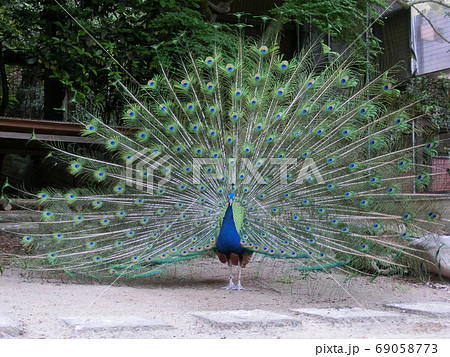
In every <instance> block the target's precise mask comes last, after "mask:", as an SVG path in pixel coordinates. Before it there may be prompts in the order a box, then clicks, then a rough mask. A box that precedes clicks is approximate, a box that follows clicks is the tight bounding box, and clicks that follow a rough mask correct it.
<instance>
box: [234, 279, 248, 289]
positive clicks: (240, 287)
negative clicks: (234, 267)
mask: <svg viewBox="0 0 450 357" xmlns="http://www.w3.org/2000/svg"><path fill="white" fill-rule="evenodd" d="M233 290H245V288H244V287H243V286H242V285H241V280H238V282H237V285H235V286H234V288H233Z"/></svg>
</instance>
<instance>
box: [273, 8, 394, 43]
mask: <svg viewBox="0 0 450 357" xmlns="http://www.w3.org/2000/svg"><path fill="white" fill-rule="evenodd" d="M387 4H388V2H387V1H385V0H364V1H360V0H317V1H310V0H285V1H283V3H282V5H280V6H278V7H276V8H275V9H273V10H272V12H271V13H272V15H274V16H277V17H278V18H279V19H280V20H281V21H284V22H287V21H293V22H296V23H298V24H300V25H307V24H309V25H311V26H312V27H313V28H314V29H316V30H319V31H321V32H323V33H326V34H329V35H330V36H332V37H334V38H336V39H337V40H339V41H342V42H344V43H347V44H348V43H351V42H353V41H354V40H355V39H356V38H357V36H359V35H360V34H361V33H363V32H364V31H365V30H366V28H367V24H368V19H367V16H369V18H377V17H378V15H379V14H378V13H377V11H376V7H381V8H383V9H384V8H386V6H387ZM362 39H363V40H364V39H365V38H362Z"/></svg>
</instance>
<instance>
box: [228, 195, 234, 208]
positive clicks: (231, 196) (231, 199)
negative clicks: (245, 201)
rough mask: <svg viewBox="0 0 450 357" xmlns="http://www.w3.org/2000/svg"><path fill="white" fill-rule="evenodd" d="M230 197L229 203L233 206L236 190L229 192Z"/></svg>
mask: <svg viewBox="0 0 450 357" xmlns="http://www.w3.org/2000/svg"><path fill="white" fill-rule="evenodd" d="M228 198H229V205H230V206H231V205H232V204H233V200H234V192H230V193H229V194H228Z"/></svg>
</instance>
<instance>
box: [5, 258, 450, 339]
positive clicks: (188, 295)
mask: <svg viewBox="0 0 450 357" xmlns="http://www.w3.org/2000/svg"><path fill="white" fill-rule="evenodd" d="M227 276H228V268H227V267H226V266H225V265H222V264H221V263H219V262H218V261H217V259H213V258H206V259H202V260H197V261H191V262H189V263H180V264H177V265H175V266H173V267H172V268H171V269H170V271H169V272H168V273H167V274H165V275H163V276H156V277H153V278H151V279H148V280H146V281H143V282H142V281H141V282H139V284H137V283H135V282H130V281H121V280H119V281H118V282H116V283H115V284H114V285H112V286H109V285H101V284H96V283H91V284H87V283H76V282H74V281H73V280H70V279H69V278H64V279H63V280H62V281H58V280H55V279H51V280H48V279H44V278H42V277H36V276H34V277H30V276H28V274H23V272H21V271H17V270H10V269H9V270H8V269H7V270H6V271H5V272H4V274H3V275H2V276H0V312H6V313H8V314H10V315H11V316H12V317H13V318H14V319H16V320H17V321H19V322H21V323H23V325H24V333H23V334H21V335H16V336H4V337H13V338H30V339H35V338H80V337H81V338H177V339H185V338H232V339H238V338H427V339H428V338H448V336H449V335H450V334H449V333H450V318H449V317H433V316H425V315H418V314H411V313H402V318H398V319H397V318H395V319H390V320H387V321H384V320H383V321H378V320H376V319H369V320H364V321H358V322H351V323H349V322H337V323H333V322H330V321H328V320H323V319H320V318H316V317H307V316H303V315H298V314H296V313H294V312H292V311H290V310H291V309H295V308H306V307H315V308H330V307H333V308H344V307H362V308H364V309H381V310H389V311H392V309H388V308H386V307H385V306H384V304H388V303H405V302H432V301H445V302H448V303H450V294H449V286H450V285H449V284H448V282H447V283H446V282H442V281H439V280H437V279H436V280H435V281H431V282H430V281H429V282H426V283H424V282H421V281H418V280H417V279H416V280H414V279H412V278H395V277H394V278H388V277H379V278H377V279H375V281H373V282H371V281H370V278H368V277H354V278H352V279H351V280H349V281H345V279H346V278H347V275H344V274H343V273H339V272H336V271H335V272H333V273H332V274H331V275H330V274H327V273H324V272H321V273H309V274H305V273H302V272H300V271H297V270H294V269H293V265H292V262H288V261H280V260H272V259H264V260H262V261H256V262H251V263H250V264H249V266H248V267H247V268H246V269H245V270H244V276H243V285H244V287H245V288H246V290H244V291H225V290H223V289H221V287H222V286H224V285H226V280H227ZM237 309H244V310H253V309H261V310H267V311H272V312H276V313H280V314H284V315H288V316H291V317H296V318H298V319H300V320H301V322H302V324H301V325H298V326H283V327H275V326H273V327H270V326H269V327H267V326H258V325H256V326H250V327H245V328H243V326H239V325H236V326H233V327H230V328H228V327H227V328H220V327H218V326H211V325H209V324H208V323H205V322H202V321H201V320H198V319H197V318H196V317H194V316H192V312H195V311H222V310H237ZM127 316H138V317H143V318H151V319H156V320H158V321H161V322H163V323H165V324H167V325H170V326H171V327H170V328H156V329H139V328H137V329H135V328H134V329H124V330H94V331H84V332H76V331H74V329H73V328H70V327H69V326H67V325H66V324H64V323H63V322H62V321H61V320H60V318H63V317H127Z"/></svg>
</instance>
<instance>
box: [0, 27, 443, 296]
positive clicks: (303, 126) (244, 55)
mask: <svg viewBox="0 0 450 357" xmlns="http://www.w3.org/2000/svg"><path fill="white" fill-rule="evenodd" d="M244 30H245V26H244V25H243V24H239V23H238V25H236V30H235V32H236V33H237V35H236V48H235V49H224V48H220V46H219V45H216V46H214V48H213V50H212V51H209V52H208V53H205V54H204V55H203V56H194V55H193V53H192V52H191V51H189V50H186V53H185V55H184V56H183V57H182V58H180V59H179V62H178V67H177V69H176V70H175V69H171V70H169V69H168V68H167V67H166V66H165V65H164V64H163V61H161V64H160V68H159V71H158V74H156V75H155V76H154V77H153V78H151V79H149V80H148V82H147V83H145V84H142V85H139V86H138V87H136V86H132V85H129V84H126V83H124V82H122V81H118V82H117V86H118V87H119V88H120V92H121V93H122V95H123V98H124V101H125V102H126V107H125V108H124V110H123V117H122V120H123V122H124V123H125V126H124V127H115V126H112V125H109V124H106V123H105V122H104V121H103V120H102V116H101V112H96V111H94V110H92V111H90V110H88V109H87V108H86V107H79V108H78V109H77V112H76V113H75V114H74V115H73V116H74V119H75V120H77V121H78V122H79V123H80V124H81V127H82V130H81V135H82V136H85V137H87V138H88V139H90V140H91V142H92V144H91V146H88V147H79V146H78V147H77V146H64V145H62V144H61V145H60V144H59V143H57V142H56V143H53V144H52V145H51V152H50V154H49V155H48V160H55V162H58V163H63V164H64V165H66V166H67V170H68V172H69V173H70V174H71V175H74V176H76V177H79V178H80V179H81V180H83V182H85V184H84V185H83V186H82V187H79V188H70V189H67V190H57V189H54V188H51V187H50V188H47V189H42V190H40V191H39V192H34V193H30V192H28V191H26V190H24V189H22V188H20V187H14V189H15V190H16V192H18V193H20V194H21V195H25V196H26V197H31V198H35V199H37V200H38V201H39V209H38V211H39V214H40V216H41V220H40V222H39V223H38V224H37V226H36V228H30V226H29V225H28V226H27V225H24V226H23V229H19V232H15V233H17V234H19V235H20V239H21V242H22V243H23V245H24V246H25V248H27V251H28V254H24V255H22V256H19V257H17V258H18V260H19V261H21V262H22V263H23V264H24V265H25V266H26V267H27V269H29V270H39V271H47V272H64V273H66V274H68V275H69V276H71V277H78V276H84V277H92V278H95V279H108V278H112V279H117V278H119V277H127V278H143V277H144V278H145V277H150V276H152V275H154V274H157V273H159V272H160V271H161V268H162V267H164V266H166V265H168V264H172V263H175V262H181V261H185V260H190V259H193V258H199V257H202V256H205V254H216V255H217V256H218V258H219V260H220V262H222V263H224V264H228V265H229V266H230V277H229V280H228V285H227V286H226V287H225V288H226V289H229V290H242V289H243V286H242V284H241V278H242V268H244V267H245V266H246V265H247V264H249V262H250V261H251V259H252V256H253V255H255V254H259V255H263V256H265V257H270V258H274V259H291V260H296V261H297V262H298V265H297V269H300V270H306V271H312V270H326V269H332V268H338V269H343V270H346V271H349V272H363V273H371V272H372V273H376V272H377V271H378V272H379V271H381V270H384V269H387V268H389V269H393V270H391V271H398V270H401V269H403V268H405V267H410V266H413V265H414V264H420V262H421V261H422V260H423V259H422V258H420V251H419V250H418V249H417V248H415V247H414V241H415V240H416V239H417V238H419V237H423V236H426V235H427V234H430V233H433V232H438V231H439V230H441V229H442V225H443V222H442V221H443V217H441V215H440V213H439V211H438V210H437V209H436V208H435V204H436V203H438V202H439V197H438V196H437V195H431V194H429V193H427V192H426V189H427V187H428V186H429V185H430V182H431V181H432V179H433V177H434V176H436V175H440V174H441V173H440V172H436V171H432V170H431V168H430V166H429V165H427V164H426V162H427V161H426V158H427V157H428V158H429V157H432V156H433V155H435V154H436V152H437V151H436V149H437V147H438V145H439V142H438V141H436V140H431V141H428V142H423V143H412V141H411V138H412V134H413V131H414V130H416V131H417V128H414V123H415V121H416V120H418V118H419V117H417V116H415V114H414V112H413V111H412V110H411V107H412V104H409V105H406V106H400V105H398V98H399V93H400V91H399V89H398V83H397V82H396V81H395V80H394V79H393V78H392V75H391V74H392V73H393V71H389V72H375V71H373V72H372V73H370V76H368V75H367V74H366V70H365V69H366V63H365V56H362V57H361V56H360V52H359V50H358V49H357V47H358V46H356V45H354V46H350V47H349V48H348V49H347V50H346V51H345V52H344V53H342V54H338V53H336V52H333V51H332V50H331V48H330V47H329V46H327V45H325V44H324V43H323V41H321V40H320V39H319V40H317V41H315V42H313V43H311V44H310V45H309V46H308V47H306V48H304V49H303V50H302V51H300V52H299V53H298V54H297V55H295V56H294V58H292V59H289V60H287V59H285V57H284V56H283V55H282V54H281V52H280V48H279V45H278V42H279V41H278V40H279V36H278V35H275V36H271V37H269V36H264V34H263V35H261V37H260V38H258V39H254V38H250V37H246V36H245V31H244ZM216 31H218V30H217V29H216ZM181 45H182V46H186V44H185V43H182V44H181ZM394 72H395V69H394ZM422 128H426V125H422ZM423 130H425V129H423ZM419 155H421V156H423V158H424V159H423V160H417V157H418V156H419ZM6 187H10V188H11V187H12V186H11V185H10V184H9V183H6V184H5V186H4V189H5V188H6ZM236 267H237V269H238V272H237V280H236V279H235V277H236V274H235V273H234V272H235V270H236Z"/></svg>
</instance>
